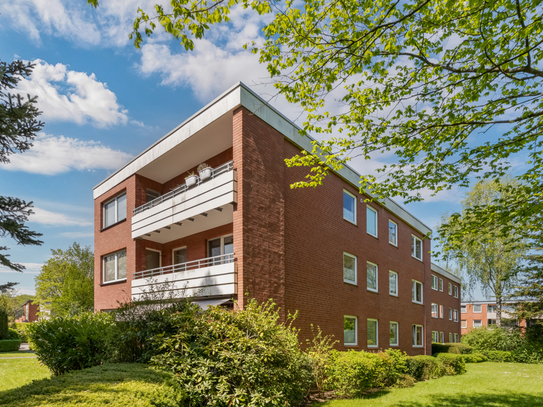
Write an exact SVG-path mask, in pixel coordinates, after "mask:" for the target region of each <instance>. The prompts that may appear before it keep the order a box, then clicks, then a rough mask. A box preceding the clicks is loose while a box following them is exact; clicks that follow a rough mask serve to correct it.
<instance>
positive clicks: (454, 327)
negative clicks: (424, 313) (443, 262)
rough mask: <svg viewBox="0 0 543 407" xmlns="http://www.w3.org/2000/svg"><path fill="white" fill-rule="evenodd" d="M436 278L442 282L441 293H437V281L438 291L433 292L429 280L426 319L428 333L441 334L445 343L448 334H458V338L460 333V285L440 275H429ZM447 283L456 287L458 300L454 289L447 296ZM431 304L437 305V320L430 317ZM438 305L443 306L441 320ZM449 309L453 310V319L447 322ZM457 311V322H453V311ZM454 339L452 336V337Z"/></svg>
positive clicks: (447, 339)
mask: <svg viewBox="0 0 543 407" xmlns="http://www.w3.org/2000/svg"><path fill="white" fill-rule="evenodd" d="M431 274H433V275H435V276H436V277H438V279H442V280H443V292H441V291H439V280H438V290H437V291H436V290H433V289H432V288H431V280H430V293H429V294H430V296H429V300H428V302H427V306H428V307H429V309H430V318H429V319H428V331H430V334H431V332H432V331H438V332H443V333H444V336H445V338H444V339H445V342H449V333H452V334H455V333H456V334H458V336H459V337H460V334H461V331H460V319H461V317H462V314H461V313H460V297H461V292H460V288H461V287H460V284H458V283H456V282H454V281H452V280H450V279H448V278H446V277H444V276H442V275H440V274H437V273H431ZM449 283H450V284H452V287H454V286H456V287H458V298H454V288H452V294H451V295H449V288H448V286H449ZM431 303H435V304H438V318H433V317H432V316H431V311H432V307H431ZM439 305H443V311H444V315H443V318H441V315H439ZM449 308H451V309H452V310H453V319H452V320H449ZM455 309H456V310H458V321H457V322H454V310H455ZM453 339H454V335H453Z"/></svg>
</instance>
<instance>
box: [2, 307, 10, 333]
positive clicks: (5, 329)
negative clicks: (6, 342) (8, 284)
mask: <svg viewBox="0 0 543 407" xmlns="http://www.w3.org/2000/svg"><path fill="white" fill-rule="evenodd" d="M0 339H9V331H8V313H7V312H6V310H5V309H4V308H0Z"/></svg>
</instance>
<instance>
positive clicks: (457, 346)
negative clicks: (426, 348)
mask: <svg viewBox="0 0 543 407" xmlns="http://www.w3.org/2000/svg"><path fill="white" fill-rule="evenodd" d="M472 352H473V348H472V347H471V346H469V345H466V344H465V343H432V355H435V354H436V353H454V354H457V355H466V354H469V353H472Z"/></svg>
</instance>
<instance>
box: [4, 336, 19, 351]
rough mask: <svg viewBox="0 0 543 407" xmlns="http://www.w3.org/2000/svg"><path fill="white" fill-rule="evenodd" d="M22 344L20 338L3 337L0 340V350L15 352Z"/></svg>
mask: <svg viewBox="0 0 543 407" xmlns="http://www.w3.org/2000/svg"><path fill="white" fill-rule="evenodd" d="M19 346H21V340H20V339H1V340H0V352H15V351H17V350H19Z"/></svg>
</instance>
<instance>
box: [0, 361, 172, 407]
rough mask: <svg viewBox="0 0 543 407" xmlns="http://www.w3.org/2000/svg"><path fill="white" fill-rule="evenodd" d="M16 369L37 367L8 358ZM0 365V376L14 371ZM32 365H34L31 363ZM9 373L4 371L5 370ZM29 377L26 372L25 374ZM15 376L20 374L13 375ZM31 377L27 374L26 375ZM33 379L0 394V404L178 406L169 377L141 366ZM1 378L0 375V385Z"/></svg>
mask: <svg viewBox="0 0 543 407" xmlns="http://www.w3.org/2000/svg"><path fill="white" fill-rule="evenodd" d="M6 361H8V362H10V363H13V362H14V361H18V363H19V364H20V365H19V366H23V365H26V366H27V367H31V366H32V367H34V368H36V367H38V366H37V365H38V362H37V361H35V360H25V359H18V360H17V359H12V360H1V361H0V362H6ZM10 363H8V364H6V365H0V366H1V367H0V370H1V371H2V374H3V375H4V374H5V375H6V376H9V374H10V372H11V373H13V372H14V371H16V370H18V369H19V367H17V366H16V365H10ZM32 363H34V364H32ZM4 368H6V369H8V370H10V372H7V371H6V372H4V370H6V369H4ZM29 374H30V373H29ZM17 376H21V374H19V373H17ZM30 376H31V375H30ZM45 376H46V375H42V376H38V377H36V375H35V376H34V378H36V379H41V380H35V381H34V382H32V383H30V384H25V385H22V386H21V387H17V388H15V386H13V385H12V386H11V389H10V390H4V391H0V405H2V406H5V405H6V406H13V407H15V406H17V407H30V406H33V407H37V406H42V407H48V406H75V405H77V406H103V405H108V406H112V407H120V406H126V407H140V406H161V407H169V406H172V407H173V406H178V405H179V404H178V402H179V401H180V393H179V391H178V390H176V387H174V386H173V385H172V376H171V375H170V374H167V373H164V372H158V371H156V370H153V369H152V368H151V367H149V366H147V365H142V364H136V363H132V364H111V365H103V366H96V367H93V368H90V369H85V370H80V371H75V372H70V373H66V374H64V375H61V376H58V377H51V378H48V379H45V378H43V377H45ZM3 380H4V378H3V377H2V376H0V383H3Z"/></svg>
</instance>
